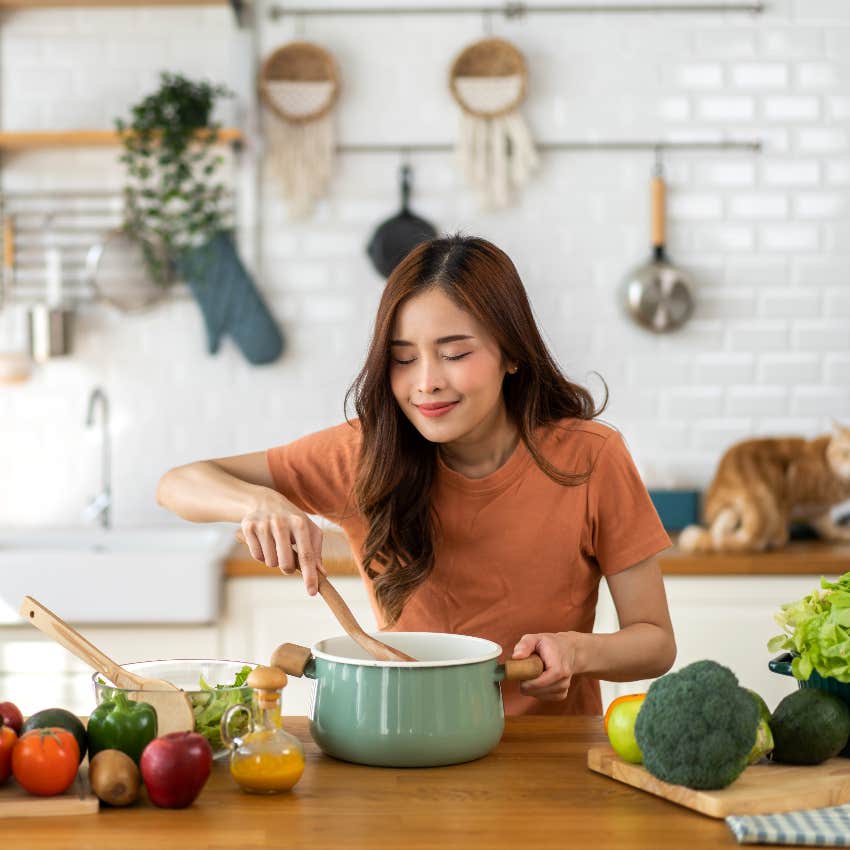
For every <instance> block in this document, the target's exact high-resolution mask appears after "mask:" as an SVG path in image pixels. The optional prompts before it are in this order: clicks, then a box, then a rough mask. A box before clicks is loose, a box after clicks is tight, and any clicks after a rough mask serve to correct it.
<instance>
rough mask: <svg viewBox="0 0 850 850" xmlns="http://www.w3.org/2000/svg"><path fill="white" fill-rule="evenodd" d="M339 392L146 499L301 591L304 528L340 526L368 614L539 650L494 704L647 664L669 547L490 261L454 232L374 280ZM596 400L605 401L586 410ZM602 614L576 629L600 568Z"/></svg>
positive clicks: (528, 699)
mask: <svg viewBox="0 0 850 850" xmlns="http://www.w3.org/2000/svg"><path fill="white" fill-rule="evenodd" d="M352 393H353V396H354V404H355V409H356V412H357V419H355V420H352V421H350V422H349V421H346V422H344V423H342V424H340V425H337V426H335V427H332V428H328V429H326V430H323V431H320V432H318V433H315V434H311V435H309V436H306V437H303V438H301V439H299V440H296V441H295V442H292V443H289V444H288V445H283V446H279V447H277V448H271V449H269V450H268V451H265V452H255V453H252V454H247V455H240V456H237V457H228V458H220V459H217V460H209V461H200V462H197V463H191V464H189V465H187V466H182V467H177V468H176V469H173V470H171V471H170V472H168V473H167V474H166V475H165V476H163V478H162V480H161V482H160V485H159V490H158V494H157V497H158V501H159V503H160V504H162V505H164V506H165V507H167V508H168V509H170V510H172V511H174V512H175V513H177V514H179V515H180V516H182V517H184V518H185V519H188V520H192V521H194V522H210V521H216V520H218V521H231V522H238V523H240V525H241V533H242V535H243V536H244V539H245V541H246V543H247V544H248V547H249V549H250V551H251V555H252V556H253V557H254V558H255V559H257V560H258V561H262V562H264V563H265V564H266V565H267V566H269V567H279V568H280V569H281V571H282V572H284V573H287V574H291V573H293V572H294V571H295V569H296V558H295V556H294V553H293V551H292V546H293V545H294V546H295V548H296V549H297V553H298V563H299V567H300V569H301V572H302V575H303V578H304V583H305V585H306V587H307V592H308V593H309V594H311V595H312V594H315V593H316V589H317V573H318V572H319V571H320V570H321V542H322V533H321V531H320V529H319V528H318V527H317V526H316V524H315V523H314V522H313V521H312V520H311V519H310V517H309V516H308V515H319V516H323V517H326V518H328V519H330V520H332V521H333V522H335V523H337V524H339V525H340V526H341V527H342V528H343V530H344V531H345V533H346V535H347V537H348V539H349V542H350V543H351V547H352V551H353V552H354V554H355V557H356V559H357V561H358V565H359V567H360V570H361V573H362V576H363V579H364V581H365V583H366V586H367V588H368V590H369V594H370V598H371V601H372V607H373V610H374V612H375V616H376V619H377V621H378V624H379V626H380V627H381V628H382V629H385V630H396V631H434V632H452V633H457V634H469V635H476V636H479V637H484V638H488V639H490V640H493V641H496V642H497V643H498V644H500V645H501V646H502V647H503V659H504V657H506V656H507V655H508V654H510V655H511V656H512V657H513V658H525V657H527V656H529V655H530V654H531V653H532V652H537V653H538V654H539V655H540V656H541V658H542V659H543V662H544V666H545V669H544V671H543V673H542V674H541V675H540V676H539V677H538V678H536V679H534V680H532V681H528V682H523V683H522V684H519V685H517V684H516V683H513V682H509V683H505V684H504V685H503V695H504V700H505V711H506V713H508V714H523V713H535V714H599V713H600V712H601V701H600V695H599V683H598V679H600V678H604V679H607V680H611V681H631V680H635V679H642V678H648V677H653V676H658V675H661V674H662V673H664V672H666V671H667V670H668V669H669V668H670V666H671V665H672V663H673V660H674V658H675V653H676V648H675V642H674V639H673V631H672V627H671V624H670V618H669V614H668V611H667V602H666V598H665V594H664V585H663V583H662V579H661V572H660V569H659V567H658V563H657V561H656V560H655V558H654V556H655V555H657V554H658V552H660V551H661V550H662V549H665V548H666V547H667V546H669V545H670V541H669V538H668V537H667V535H666V533H665V532H664V529H663V528H662V526H661V524H660V522H659V520H658V516H657V514H656V513H655V510H654V508H653V506H652V502H651V501H650V499H649V495H648V494H647V492H646V489H645V487H644V485H643V483H642V482H641V480H640V477H639V476H638V474H637V471H636V469H635V467H634V464H633V463H632V460H631V458H630V456H629V453H628V451H627V450H626V447H625V445H624V443H623V441H622V439H621V437H620V435H619V434H618V433H617V432H616V431H615V430H613V429H611V428H608V427H606V426H605V425H601V424H599V423H597V422H594V421H593V419H594V417H595V416H596V415H598V413H599V412H600V411H598V410H595V409H594V403H593V399H592V398H591V396H590V394H589V393H588V392H587V390H585V389H583V388H582V387H579V386H576V385H575V384H572V383H570V382H569V381H568V380H567V379H566V378H565V377H564V376H563V375H562V374H561V372H560V371H559V369H558V367H557V365H556V364H555V362H554V361H553V359H552V357H551V355H550V354H549V352H548V350H547V349H546V346H545V344H544V342H543V340H542V339H541V336H540V332H539V330H538V329H537V326H536V324H535V321H534V318H533V315H532V312H531V308H530V306H529V303H528V298H527V296H526V293H525V289H524V288H523V285H522V282H521V281H520V278H519V275H518V274H517V271H516V269H515V267H514V265H513V263H512V262H511V260H510V259H509V258H508V256H507V255H506V254H505V253H504V252H503V251H501V250H500V249H499V248H497V247H496V246H495V245H492V244H491V243H489V242H486V241H485V240H483V239H478V238H471V237H463V236H460V235H458V236H452V237H448V238H444V239H434V240H431V241H429V242H425V243H422V244H421V245H419V246H418V247H417V248H415V249H414V250H413V251H412V252H411V253H410V254H409V255H408V256H407V257H406V258H405V259H404V260H403V261H402V262H401V263H400V264H399V266H398V267H397V268H396V269H395V271H394V272H393V273H392V275H391V276H390V278H389V280H388V281H387V284H386V288H385V290H384V294H383V297H382V298H381V302H380V305H379V307H378V313H377V317H376V320H375V327H374V333H373V338H372V342H371V345H370V348H369V352H368V355H367V358H366V363H365V365H364V367H363V369H362V370H361V371H360V374H359V375H358V376H357V378H356V379H355V381H354V384H353V385H352V387H351V388H350V389H349V392H348V394H347V396H346V402H347V401H348V398H349V396H350V395H351V394H352ZM603 406H604V405H603ZM602 575H604V576H605V577H606V579H607V581H608V584H609V587H610V590H611V594H612V597H613V599H614V603H615V605H616V608H617V613H618V615H619V621H620V629H619V631H617V632H616V633H614V634H592V629H593V621H594V614H595V607H596V599H597V587H598V584H599V579H600V577H601V576H602Z"/></svg>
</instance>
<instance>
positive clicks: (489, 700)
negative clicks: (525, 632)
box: [284, 632, 542, 767]
mask: <svg viewBox="0 0 850 850" xmlns="http://www.w3.org/2000/svg"><path fill="white" fill-rule="evenodd" d="M374 636H375V637H377V638H378V639H379V640H382V641H384V642H385V643H388V644H390V645H392V646H394V647H395V648H396V649H400V650H402V651H403V652H405V653H407V654H408V655H411V656H413V657H414V658H416V659H417V661H416V662H412V663H410V662H408V663H405V662H398V661H376V660H374V659H373V658H371V657H369V656H367V655H366V653H365V652H364V650H362V649H361V648H360V647H359V646H358V645H357V644H356V643H355V642H354V641H353V640H352V639H351V638H350V637H348V636H347V635H344V636H340V637H333V638H328V639H326V640H322V641H319V642H318V643H316V644H315V645H314V646H313V647H312V648H311V649H310V650H309V654H310V657H309V660H308V661H307V663H306V666H304V668H303V674H304V675H305V676H308V677H309V678H311V679H315V680H316V687H315V694H314V698H313V705H312V712H311V723H310V733H311V734H312V736H313V740H314V741H315V742H316V743H317V744H318V745H319V746H320V747H321V748H322V750H323V751H324V752H325V753H327V754H328V755H331V756H334V757H335V758H339V759H344V760H345V761H351V762H356V763H358V764H369V765H378V766H382V767H436V766H438V765H447V764H458V763H460V762H465V761H472V760H473V759H478V758H481V757H482V756H485V755H487V753H489V752H490V751H491V750H492V749H493V748H494V747H495V746H496V744H498V742H499V740H500V739H501V737H502V731H503V729H504V710H503V707H502V695H501V688H500V682H501V681H502V680H504V679H505V678H512V679H515V678H534V677H535V676H537V675H539V672H540V670H541V669H542V664H541V662H540V661H539V658H538V657H537V656H533V658H532V662H531V665H523V663H522V662H512V661H508V662H507V664H505V665H502V664H499V663H498V658H499V655H500V653H501V647H500V646H499V645H498V644H497V643H493V642H492V641H489V640H484V639H482V638H476V637H469V636H466V635H451V634H439V633H433V632H380V633H376V634H375V635H374ZM288 646H291V645H288ZM303 651H304V652H305V653H306V652H308V650H303ZM518 665H522V666H518ZM506 668H507V669H506ZM284 669H287V668H284ZM287 672H290V673H293V672H295V673H297V672H298V671H297V670H292V669H287Z"/></svg>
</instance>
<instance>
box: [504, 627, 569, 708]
mask: <svg viewBox="0 0 850 850" xmlns="http://www.w3.org/2000/svg"><path fill="white" fill-rule="evenodd" d="M533 652H536V653H537V654H538V655H539V656H540V658H541V659H542V660H543V667H544V669H543V672H542V673H541V674H540V675H539V676H538V677H537V678H536V679H529V680H528V681H525V682H522V683H521V684H520V686H519V690H520V693H522V694H525V695H526V696H533V697H536V698H537V699H541V700H544V701H547V702H549V701H555V700H563V699H566V696H567V693H568V692H569V689H570V681H571V679H572V672H573V671H572V669H571V668H570V665H569V664H568V663H567V660H566V658H565V657H564V656H563V654H562V653H561V651H560V647H559V644H558V639H557V636H556V635H554V634H548V633H546V634H533V635H523V636H522V637H521V638H520V640H519V641H518V642H517V644H516V646H515V647H514V651H513V657H514V658H528V656H529V655H531V654H532V653H533Z"/></svg>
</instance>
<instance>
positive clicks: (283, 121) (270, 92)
mask: <svg viewBox="0 0 850 850" xmlns="http://www.w3.org/2000/svg"><path fill="white" fill-rule="evenodd" d="M259 87H260V96H261V97H262V100H263V103H265V105H266V106H267V107H268V109H269V112H270V120H269V121H268V123H267V129H268V136H267V138H268V150H269V155H270V158H271V161H272V165H273V168H274V170H275V172H276V173H277V177H278V179H279V180H280V182H281V186H282V189H283V194H284V197H285V198H286V199H287V201H288V203H289V212H290V215H291V216H292V218H305V217H306V216H308V215H309V214H310V213H311V212H312V211H313V206H314V204H315V202H316V200H317V199H318V198H320V197H321V196H322V195H323V194H324V192H325V190H326V188H327V185H328V181H329V179H330V176H331V169H332V164H333V155H334V146H335V144H334V131H333V115H332V111H331V110H332V107H333V105H334V103H335V102H336V99H337V97H338V95H339V73H338V72H337V67H336V62H334V59H333V56H331V54H330V53H329V52H328V51H327V50H325V48H323V47H320V46H319V45H318V44H313V43H311V42H308V41H293V42H291V43H289V44H286V45H284V46H283V47H279V48H277V50H275V51H274V52H273V53H272V54H271V55H270V56H269V57H268V58H267V59H266V60H265V62H263V65H262V67H261V69H260V79H259Z"/></svg>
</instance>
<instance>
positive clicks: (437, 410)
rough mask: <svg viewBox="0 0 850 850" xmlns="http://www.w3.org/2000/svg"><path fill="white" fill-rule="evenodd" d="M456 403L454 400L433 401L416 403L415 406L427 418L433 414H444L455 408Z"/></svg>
mask: <svg viewBox="0 0 850 850" xmlns="http://www.w3.org/2000/svg"><path fill="white" fill-rule="evenodd" d="M457 404H458V402H456V401H449V402H444V401H439V402H435V403H434V404H417V405H416V407H417V408H418V410H419V412H420V413H421V414H422V415H423V416H427V417H428V418H429V419H431V418H433V417H435V416H443V415H444V414H446V413H448V412H449V411H450V410H452V409H453V408H455V407H456V406H457Z"/></svg>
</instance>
